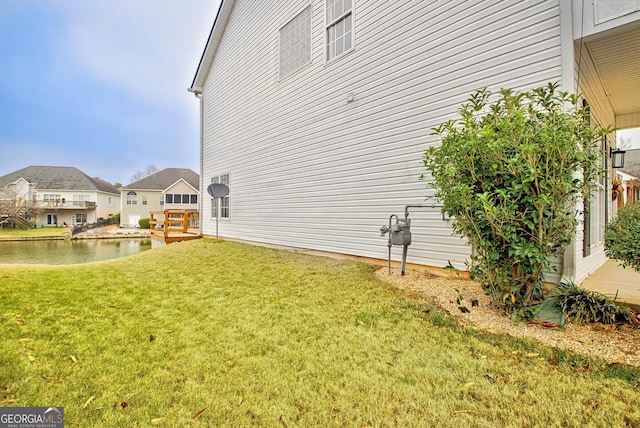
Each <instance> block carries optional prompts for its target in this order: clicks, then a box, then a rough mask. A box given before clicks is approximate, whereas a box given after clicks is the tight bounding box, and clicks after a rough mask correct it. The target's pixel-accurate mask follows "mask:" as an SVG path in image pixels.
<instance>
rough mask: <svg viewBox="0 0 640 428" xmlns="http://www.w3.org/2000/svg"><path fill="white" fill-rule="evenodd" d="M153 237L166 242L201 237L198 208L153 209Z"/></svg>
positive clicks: (150, 219)
mask: <svg viewBox="0 0 640 428" xmlns="http://www.w3.org/2000/svg"><path fill="white" fill-rule="evenodd" d="M149 214H150V217H149V229H150V230H151V239H152V240H154V241H161V242H163V243H165V244H170V243H172V242H179V241H187V240H190V239H198V238H201V235H200V225H199V219H200V216H199V214H198V211H197V210H164V211H151V212H150V213H149Z"/></svg>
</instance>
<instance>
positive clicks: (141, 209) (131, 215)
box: [120, 189, 164, 227]
mask: <svg viewBox="0 0 640 428" xmlns="http://www.w3.org/2000/svg"><path fill="white" fill-rule="evenodd" d="M129 192H135V204H134V203H133V199H131V200H130V202H132V203H127V193H129ZM145 200H146V203H144V201H145ZM163 201H164V199H163V194H162V191H160V190H134V189H126V190H121V191H120V205H121V207H122V208H121V209H120V226H123V227H138V226H139V224H138V220H140V219H141V218H149V216H150V214H149V212H150V211H162V210H164V204H163V203H162V202H163Z"/></svg>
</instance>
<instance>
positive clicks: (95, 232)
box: [0, 226, 151, 242]
mask: <svg viewBox="0 0 640 428" xmlns="http://www.w3.org/2000/svg"><path fill="white" fill-rule="evenodd" d="M70 234H71V232H70V231H69V232H65V233H64V234H62V235H56V236H0V242H17V241H65V240H66V241H75V240H85V239H151V231H150V230H149V229H133V228H119V227H118V226H107V227H99V228H95V229H89V230H87V231H86V232H80V233H78V234H76V235H74V236H70Z"/></svg>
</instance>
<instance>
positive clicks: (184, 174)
mask: <svg viewBox="0 0 640 428" xmlns="http://www.w3.org/2000/svg"><path fill="white" fill-rule="evenodd" d="M180 179H183V180H184V181H186V182H187V183H188V184H189V185H190V186H191V187H193V188H194V189H196V190H199V189H200V176H199V175H198V174H196V173H195V172H193V171H192V170H190V169H188V168H165V169H163V170H162V171H158V172H156V173H155V174H152V175H150V176H148V177H145V178H143V179H142V180H138V181H135V182H133V183H131V184H127V185H126V186H124V187H122V189H121V190H160V191H162V190H165V189H166V188H168V187H170V186H172V185H174V184H175V183H176V182H177V181H179V180H180Z"/></svg>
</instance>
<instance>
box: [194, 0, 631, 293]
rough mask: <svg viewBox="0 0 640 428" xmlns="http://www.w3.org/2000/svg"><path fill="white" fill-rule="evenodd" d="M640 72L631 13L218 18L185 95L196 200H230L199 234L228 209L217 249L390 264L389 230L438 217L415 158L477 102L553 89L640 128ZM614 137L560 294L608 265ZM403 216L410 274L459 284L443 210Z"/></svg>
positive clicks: (271, 13) (491, 11)
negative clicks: (279, 250) (310, 253)
mask: <svg viewBox="0 0 640 428" xmlns="http://www.w3.org/2000/svg"><path fill="white" fill-rule="evenodd" d="M638 69H640V5H639V4H638V2H637V1H636V2H622V1H615V0H593V1H588V2H584V1H581V0H525V1H520V0H517V1H516V0H486V1H476V2H468V1H455V0H454V1H434V2H425V1H415V0H398V1H394V2H388V1H382V0H378V1H375V0H337V1H336V0H295V1H293V0H292V1H286V2H282V1H275V0H273V1H252V0H235V1H234V0H223V1H222V3H221V6H220V9H219V11H218V14H217V16H216V19H215V22H214V25H213V28H212V31H211V33H210V35H209V39H208V41H207V44H206V47H205V50H204V53H203V55H202V58H201V61H200V64H199V66H198V69H197V72H196V74H195V77H194V80H193V82H192V84H191V87H190V89H189V90H190V91H191V92H193V93H194V94H195V95H196V96H197V97H198V98H199V100H200V108H201V118H202V123H201V156H202V159H201V164H202V169H201V178H202V187H203V188H204V187H206V186H207V185H208V184H209V183H212V182H215V181H225V182H226V183H227V184H228V185H229V189H230V193H229V196H228V197H227V198H225V199H224V200H222V201H221V200H213V199H211V198H209V197H206V198H203V200H202V210H201V212H202V221H201V227H202V231H203V234H204V235H209V236H211V235H214V234H215V227H216V226H215V225H216V221H215V216H216V214H217V213H218V212H217V210H216V209H215V206H214V203H215V204H221V203H222V204H224V206H223V207H222V209H220V217H221V219H220V222H219V223H220V224H219V230H220V235H221V236H225V237H229V238H235V239H240V240H245V241H253V242H258V243H268V244H280V245H285V246H290V247H299V248H306V249H313V250H320V251H325V252H332V253H341V254H349V255H355V256H361V257H367V258H374V259H381V260H384V259H386V257H387V246H386V242H387V240H386V238H381V237H379V233H378V229H379V227H380V226H381V225H383V224H386V223H387V222H388V219H389V216H390V215H391V214H398V215H401V216H402V213H403V210H404V206H405V205H409V204H421V203H423V204H424V203H434V202H437V201H434V200H432V199H431V200H428V201H426V202H425V198H427V197H428V196H429V195H432V194H433V190H430V189H428V188H427V183H425V182H424V181H419V180H418V177H419V176H420V175H421V174H422V173H423V172H425V170H424V168H423V166H422V156H423V153H424V150H425V149H426V147H427V146H429V145H432V144H438V141H437V139H436V138H435V137H434V136H432V135H431V129H432V128H433V127H435V126H438V125H439V124H441V123H442V122H444V121H446V120H449V119H452V118H456V117H457V111H458V109H459V107H460V105H461V104H462V103H464V102H465V101H466V99H467V98H468V96H469V95H470V94H471V93H472V92H474V91H475V90H477V89H479V88H481V87H487V88H488V89H489V90H492V91H494V92H496V91H498V90H499V89H501V88H507V87H508V88H515V89H517V90H526V89H531V88H534V87H538V86H541V85H546V84H547V83H549V82H558V83H559V85H560V88H561V89H563V90H568V91H572V92H576V93H581V94H582V97H583V102H585V103H588V104H589V105H590V106H591V112H592V115H591V120H592V121H593V123H601V124H603V125H609V124H611V125H613V126H615V127H617V128H632V127H637V126H640V75H639V74H638V72H637V70H638ZM614 137H615V136H614V135H611V137H610V138H609V139H607V140H606V141H603V142H602V145H601V149H602V150H601V154H602V158H603V165H604V166H606V167H607V170H608V173H607V175H603V178H602V179H601V183H600V184H601V185H600V186H599V188H598V190H597V191H595V192H594V194H593V198H591V200H590V201H588V204H589V205H590V208H591V209H590V210H588V213H589V214H588V216H586V217H584V218H583V216H582V214H580V220H581V225H580V227H579V228H578V230H577V233H576V237H575V240H574V241H573V242H572V244H571V245H570V246H569V247H568V248H567V250H566V251H565V256H564V258H563V259H562V260H559V261H558V274H557V275H555V276H553V275H552V276H551V278H550V279H551V280H556V281H557V280H559V277H560V275H564V276H565V277H566V278H569V279H573V280H576V281H579V280H581V279H582V278H584V277H586V276H587V275H588V274H589V273H591V272H593V271H594V270H595V269H596V268H597V267H599V266H600V265H601V264H602V263H603V262H604V261H605V254H604V245H603V241H604V226H605V223H606V221H607V219H610V218H612V217H613V216H615V213H616V207H615V205H614V204H612V203H611V198H610V195H609V191H608V185H607V182H610V181H611V177H613V174H614V172H613V169H612V166H611V163H610V159H609V158H608V153H609V148H610V145H611V142H613V141H615V138H614ZM607 177H609V178H607ZM577 208H578V211H580V212H582V211H583V207H577ZM410 213H411V214H410V216H411V218H412V219H413V223H412V232H413V243H412V244H411V246H410V247H409V251H408V261H409V262H410V263H415V264H421V265H428V266H436V267H443V266H446V265H447V264H448V263H449V262H451V263H452V264H453V265H454V266H455V267H457V268H463V269H464V268H465V262H466V261H467V260H468V255H469V251H470V250H469V248H468V247H467V246H466V245H465V241H464V240H462V239H460V238H458V237H456V236H453V235H452V233H451V228H450V226H449V224H448V223H447V222H446V221H443V220H442V217H441V216H440V213H439V211H438V209H437V208H436V209H429V208H415V209H414V208H411V210H410ZM394 258H395V259H398V258H399V248H397V247H396V248H394Z"/></svg>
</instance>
